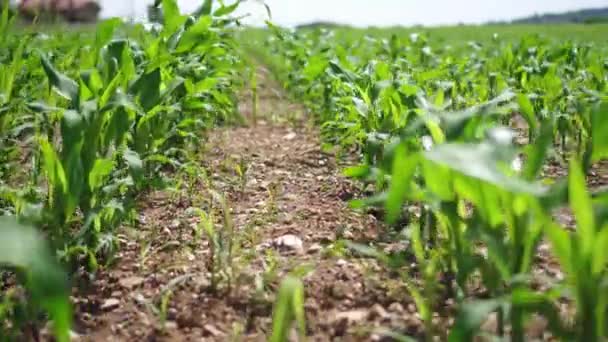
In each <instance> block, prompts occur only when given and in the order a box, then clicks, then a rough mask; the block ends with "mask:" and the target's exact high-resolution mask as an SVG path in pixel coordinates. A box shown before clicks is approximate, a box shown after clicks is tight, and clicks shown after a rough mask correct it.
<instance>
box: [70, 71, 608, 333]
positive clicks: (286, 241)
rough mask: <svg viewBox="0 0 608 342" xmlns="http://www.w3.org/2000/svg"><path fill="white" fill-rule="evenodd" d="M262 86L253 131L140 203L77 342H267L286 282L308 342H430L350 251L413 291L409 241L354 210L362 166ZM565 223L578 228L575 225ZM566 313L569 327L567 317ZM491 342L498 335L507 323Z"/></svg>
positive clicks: (448, 305) (398, 289)
mask: <svg viewBox="0 0 608 342" xmlns="http://www.w3.org/2000/svg"><path fill="white" fill-rule="evenodd" d="M259 85H260V89H259V103H258V111H257V112H258V113H259V115H258V116H259V117H258V118H257V119H256V120H254V118H253V111H252V105H251V104H252V100H251V94H249V93H245V94H244V95H243V97H242V101H241V108H240V110H241V113H242V114H243V115H244V117H245V119H246V120H245V121H246V122H247V123H248V125H246V126H244V127H233V128H222V129H216V130H214V131H212V132H209V134H208V137H209V138H208V141H206V142H205V143H204V144H202V147H201V150H200V153H199V158H198V164H197V165H195V167H193V168H192V169H191V170H190V171H191V172H190V173H187V172H186V173H177V174H173V175H172V178H173V179H174V180H176V182H177V184H178V186H175V187H172V188H168V189H164V190H156V191H151V192H148V193H144V194H142V195H141V198H140V200H139V203H140V204H139V208H138V212H139V213H140V217H139V220H138V224H137V225H136V227H130V228H125V230H124V232H125V233H124V234H123V235H122V236H121V245H122V246H121V249H120V251H119V252H118V255H117V257H116V261H115V262H114V264H113V265H111V266H109V267H107V268H104V269H102V270H101V271H100V272H99V273H97V274H96V276H95V277H96V278H95V279H92V280H91V281H88V282H87V283H86V284H85V285H84V286H83V285H82V284H80V285H81V286H79V290H78V291H76V290H75V293H74V298H73V300H74V304H75V310H76V326H75V329H74V334H75V335H74V336H75V340H78V341H267V340H268V339H269V337H270V335H271V327H272V313H273V305H274V302H275V293H276V292H277V289H278V286H279V284H280V281H281V279H283V278H284V277H285V276H286V275H288V274H298V275H299V276H300V277H302V280H303V282H304V286H305V298H306V302H305V311H306V320H307V321H306V328H307V334H308V339H309V340H310V341H392V340H393V339H391V338H389V337H388V336H386V335H384V334H383V333H382V331H383V330H381V329H386V330H388V331H395V332H399V333H401V334H403V335H407V336H411V337H414V338H415V339H417V340H422V339H423V338H424V335H423V334H424V327H423V324H422V321H421V318H420V315H419V313H418V310H417V308H416V305H415V304H414V301H413V299H412V298H411V297H410V295H409V294H408V291H407V290H406V288H405V281H404V280H403V279H401V278H400V276H398V275H397V274H393V273H391V272H390V271H388V270H386V268H384V267H381V266H380V265H379V264H378V263H377V262H376V261H374V260H373V259H370V258H362V257H357V256H355V255H354V254H353V252H352V250H351V249H349V248H348V247H347V245H346V242H345V241H351V242H356V243H361V244H368V245H372V246H373V247H377V248H379V249H381V250H384V251H385V252H389V253H400V254H401V255H405V256H406V260H408V262H409V260H411V264H410V265H406V266H405V269H407V272H406V273H407V274H408V279H409V280H410V281H413V282H414V284H416V282H417V280H416V279H420V275H419V273H418V270H417V265H416V264H415V263H414V261H413V259H408V255H407V251H408V246H407V244H406V243H400V242H399V241H403V240H406V239H394V238H393V239H388V240H386V241H392V242H386V243H385V242H383V241H385V239H384V237H386V236H387V235H390V234H396V232H394V231H391V228H389V227H385V226H384V225H383V224H382V223H381V222H379V221H378V219H377V218H376V216H378V215H376V216H374V215H372V214H370V213H363V212H358V211H355V210H353V209H351V208H349V206H348V200H349V199H352V198H356V197H358V196H360V195H361V189H359V188H358V186H357V184H355V183H353V182H351V181H349V180H347V179H346V178H345V177H343V176H342V175H341V171H340V170H341V169H342V168H343V167H344V166H345V165H348V164H349V163H352V162H353V161H352V160H342V159H337V158H336V157H335V156H334V155H333V154H331V153H327V152H325V151H323V150H322V149H321V142H320V139H319V136H318V133H317V132H318V129H317V128H316V127H314V126H313V125H311V124H309V121H308V120H309V119H308V117H307V115H306V113H305V110H304V109H303V108H302V107H301V106H299V105H297V104H294V103H292V102H290V101H289V100H288V99H287V97H286V95H285V94H284V93H283V92H282V90H280V87H279V86H278V85H277V84H276V83H274V82H273V81H272V80H271V79H270V76H269V75H268V72H267V71H266V70H264V69H262V68H261V69H260V72H259ZM254 122H256V124H255V125H254V124H253V123H254ZM605 167H606V165H598V166H596V167H594V170H593V172H595V173H597V174H598V175H596V176H593V175H592V176H591V180H590V183H592V184H593V185H595V186H599V185H604V184H606V183H608V179H606V178H605V177H604V176H601V175H605V174H604V170H605ZM561 170H562V168H559V167H554V169H552V168H551V166H548V168H547V170H546V171H547V173H548V174H558V173H559V172H560V171H561ZM606 174H608V173H606ZM594 180H595V181H594ZM594 183H598V184H594ZM558 217H559V218H560V221H564V222H566V223H567V225H573V222H572V216H571V214H570V213H569V212H567V211H564V212H563V213H561V212H560V213H559V214H558ZM206 223H207V224H206ZM568 223H569V224H568ZM204 227H208V228H210V229H212V230H214V231H215V235H214V238H209V236H208V235H207V233H206V232H205V229H204ZM395 241H397V242H395ZM537 259H538V260H537V262H538V264H537V266H535V269H534V274H535V275H536V276H538V278H539V279H542V280H541V281H539V289H542V288H545V287H548V286H549V285H550V283H551V282H553V281H557V280H559V279H561V278H563V275H562V274H561V272H560V271H559V268H558V265H557V263H556V262H555V260H553V258H552V257H551V255H550V247H549V246H548V244H547V243H545V242H543V243H541V246H540V247H539V254H538V256H537ZM479 295H480V296H483V293H480V294H479ZM439 300H440V301H441V302H440V303H437V304H438V306H439V307H441V310H440V311H441V314H440V315H438V314H435V316H434V317H433V325H434V326H435V327H436V328H437V330H438V331H435V333H436V334H437V335H438V337H439V339H440V340H445V339H446V337H447V336H446V335H445V334H446V333H447V332H448V331H449V327H450V326H451V325H452V324H453V307H454V301H453V299H451V298H449V297H446V298H440V299H439ZM563 310H564V314H565V315H569V314H568V313H567V311H568V305H565V304H564V308H563ZM545 328H546V322H545V321H544V320H543V319H531V320H530V322H529V326H528V337H529V338H531V339H550V338H551V337H550V336H545V335H544V330H545ZM482 329H483V330H485V331H495V330H496V317H490V318H489V319H488V320H487V321H486V322H485V323H484V325H483V327H482ZM386 330H384V331H386ZM293 340H297V339H296V338H293Z"/></svg>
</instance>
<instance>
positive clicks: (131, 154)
mask: <svg viewBox="0 0 608 342" xmlns="http://www.w3.org/2000/svg"><path fill="white" fill-rule="evenodd" d="M123 158H124V160H125V163H126V164H127V165H128V166H129V171H130V172H131V175H132V176H133V179H134V180H135V181H136V182H138V181H139V180H141V179H142V177H143V173H144V162H143V161H142V160H141V157H140V156H139V154H138V153H137V152H135V151H132V150H129V149H127V150H126V151H125V152H124V154H123Z"/></svg>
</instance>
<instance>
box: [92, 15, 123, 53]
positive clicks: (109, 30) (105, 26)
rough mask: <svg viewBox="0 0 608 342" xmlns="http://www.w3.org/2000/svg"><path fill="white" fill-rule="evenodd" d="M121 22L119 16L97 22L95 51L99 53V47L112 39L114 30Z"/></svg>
mask: <svg viewBox="0 0 608 342" xmlns="http://www.w3.org/2000/svg"><path fill="white" fill-rule="evenodd" d="M121 23H122V21H121V20H120V18H112V19H107V20H104V21H102V22H101V23H99V24H97V31H96V32H95V53H99V51H100V50H101V48H102V47H103V46H104V45H106V44H107V43H108V42H109V41H110V40H111V39H112V37H113V36H114V31H116V29H117V28H118V26H120V24H121ZM96 57H97V56H96Z"/></svg>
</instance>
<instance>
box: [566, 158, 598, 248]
mask: <svg viewBox="0 0 608 342" xmlns="http://www.w3.org/2000/svg"><path fill="white" fill-rule="evenodd" d="M568 195H569V201H570V207H571V208H572V212H573V213H574V217H575V218H576V223H577V224H576V226H577V235H578V236H579V237H580V242H581V248H582V251H581V252H582V255H587V253H589V252H591V248H592V246H593V241H594V239H595V219H594V217H593V206H592V204H591V196H590V195H589V193H588V192H587V186H586V183H585V175H584V174H583V171H582V168H581V165H580V163H579V162H578V161H577V160H576V159H572V160H571V161H570V169H569V175H568Z"/></svg>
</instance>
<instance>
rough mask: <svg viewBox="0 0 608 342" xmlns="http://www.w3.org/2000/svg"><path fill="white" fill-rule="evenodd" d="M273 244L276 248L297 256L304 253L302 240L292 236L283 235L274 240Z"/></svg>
mask: <svg viewBox="0 0 608 342" xmlns="http://www.w3.org/2000/svg"><path fill="white" fill-rule="evenodd" d="M273 244H274V246H276V247H278V248H283V249H287V250H289V251H292V252H295V253H297V254H302V253H303V252H304V243H303V242H302V239H300V238H299V237H297V236H295V235H292V234H287V235H283V236H281V237H278V238H276V239H274V241H273Z"/></svg>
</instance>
